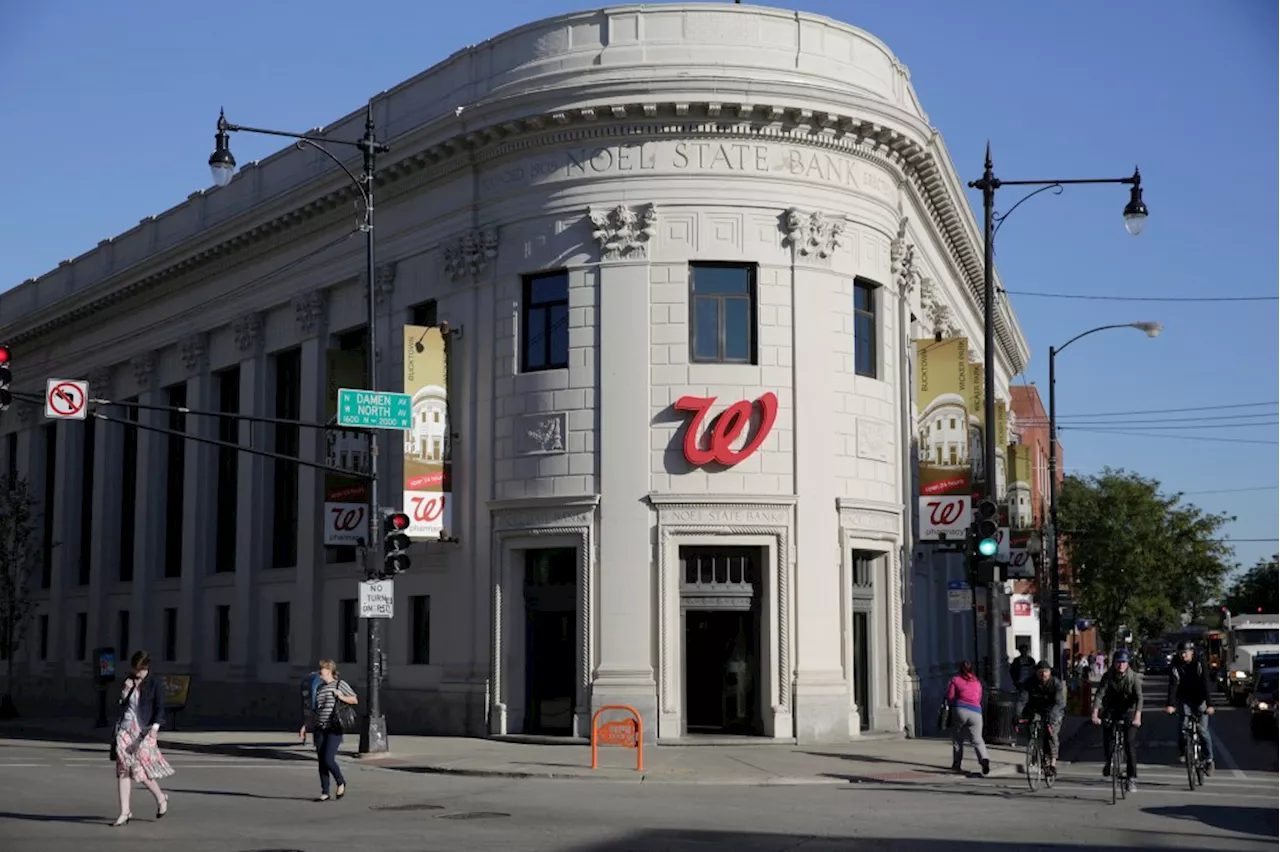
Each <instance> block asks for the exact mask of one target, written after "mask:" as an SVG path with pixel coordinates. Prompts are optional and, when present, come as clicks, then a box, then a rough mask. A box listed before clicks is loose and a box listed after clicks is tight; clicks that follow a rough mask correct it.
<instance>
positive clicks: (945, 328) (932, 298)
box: [920, 278, 960, 338]
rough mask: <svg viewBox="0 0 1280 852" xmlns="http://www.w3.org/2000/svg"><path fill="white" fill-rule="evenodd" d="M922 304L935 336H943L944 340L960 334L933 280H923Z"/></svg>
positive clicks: (921, 288) (921, 287) (921, 289)
mask: <svg viewBox="0 0 1280 852" xmlns="http://www.w3.org/2000/svg"><path fill="white" fill-rule="evenodd" d="M920 302H921V304H922V305H923V307H924V313H925V317H926V318H927V319H928V321H929V326H930V328H932V329H933V333H934V334H935V335H937V334H941V335H942V336H943V337H944V338H949V337H956V336H958V335H959V334H960V329H959V327H957V326H956V324H955V321H954V320H952V318H951V309H950V308H948V307H947V303H946V302H944V301H943V299H942V294H941V293H939V292H938V285H937V283H936V282H935V281H934V280H933V279H932V278H924V279H922V281H921V285H920Z"/></svg>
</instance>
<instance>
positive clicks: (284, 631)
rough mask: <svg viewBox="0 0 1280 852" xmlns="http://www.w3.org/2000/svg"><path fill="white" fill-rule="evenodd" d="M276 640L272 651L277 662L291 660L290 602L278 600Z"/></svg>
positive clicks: (276, 607) (276, 608) (276, 606)
mask: <svg viewBox="0 0 1280 852" xmlns="http://www.w3.org/2000/svg"><path fill="white" fill-rule="evenodd" d="M274 623H275V633H276V636H275V642H274V643H272V651H273V654H274V657H275V661H276V662H277V663H287V662H289V602H288V601H276V605H275V622H274Z"/></svg>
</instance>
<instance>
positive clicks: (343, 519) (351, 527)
mask: <svg viewBox="0 0 1280 852" xmlns="http://www.w3.org/2000/svg"><path fill="white" fill-rule="evenodd" d="M329 511H330V513H331V514H332V515H333V518H332V519H331V520H330V522H329V523H330V524H331V525H332V527H333V529H334V530H335V531H336V532H353V531H355V530H358V529H360V526H361V525H362V524H363V523H364V507H361V508H359V509H340V508H339V509H330V510H329Z"/></svg>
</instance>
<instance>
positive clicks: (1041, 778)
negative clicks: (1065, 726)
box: [1025, 715, 1057, 793]
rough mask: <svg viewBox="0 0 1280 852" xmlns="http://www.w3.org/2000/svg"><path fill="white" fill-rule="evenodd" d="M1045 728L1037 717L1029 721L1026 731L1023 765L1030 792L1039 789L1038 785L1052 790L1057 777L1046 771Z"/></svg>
mask: <svg viewBox="0 0 1280 852" xmlns="http://www.w3.org/2000/svg"><path fill="white" fill-rule="evenodd" d="M1045 738H1046V734H1045V727H1044V719H1042V718H1041V717H1040V716H1039V715H1037V716H1036V717H1035V718H1033V719H1032V720H1031V726H1030V728H1029V729H1028V739H1027V756H1026V764H1025V772H1026V775H1027V786H1028V787H1030V788H1031V792H1033V793H1034V792H1035V791H1036V790H1038V789H1040V784H1041V783H1043V784H1044V785H1045V787H1048V788H1052V787H1053V782H1054V781H1055V780H1057V776H1056V774H1055V773H1053V772H1049V771H1047V768H1046V761H1047V760H1048V755H1047V754H1046V751H1047V749H1045V747H1044V746H1045Z"/></svg>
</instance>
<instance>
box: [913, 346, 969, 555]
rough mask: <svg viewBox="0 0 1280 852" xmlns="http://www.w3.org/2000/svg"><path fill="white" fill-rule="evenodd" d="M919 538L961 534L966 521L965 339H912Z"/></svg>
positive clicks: (967, 364)
mask: <svg viewBox="0 0 1280 852" xmlns="http://www.w3.org/2000/svg"><path fill="white" fill-rule="evenodd" d="M915 375H916V409H917V411H918V412H919V418H920V419H919V435H918V439H919V441H918V446H919V454H920V456H919V458H920V496H919V503H920V505H919V517H920V539H921V540H922V541H937V540H939V539H940V538H942V537H943V536H945V537H946V538H948V539H951V540H955V539H959V538H963V537H964V534H965V530H966V529H968V527H969V524H970V522H971V520H972V487H971V482H972V477H971V471H970V467H969V460H970V458H971V455H972V447H971V435H970V429H969V413H968V406H967V403H968V399H969V393H970V389H969V385H970V376H971V371H970V369H969V341H968V339H967V338H964V337H953V338H950V339H949V340H943V341H941V342H937V341H934V340H917V341H916V370H915Z"/></svg>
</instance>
